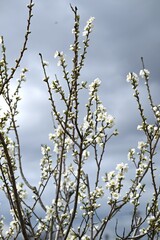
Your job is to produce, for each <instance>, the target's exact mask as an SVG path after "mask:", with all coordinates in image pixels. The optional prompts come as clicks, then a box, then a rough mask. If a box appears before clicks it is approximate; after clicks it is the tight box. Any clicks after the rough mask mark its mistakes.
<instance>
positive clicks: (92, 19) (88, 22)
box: [83, 17, 95, 36]
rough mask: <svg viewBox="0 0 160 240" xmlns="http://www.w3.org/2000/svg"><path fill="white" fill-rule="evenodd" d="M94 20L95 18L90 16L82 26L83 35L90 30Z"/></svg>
mask: <svg viewBox="0 0 160 240" xmlns="http://www.w3.org/2000/svg"><path fill="white" fill-rule="evenodd" d="M94 20H95V18H94V17H90V19H89V20H88V21H87V24H86V26H85V27H84V31H83V36H86V35H87V34H88V33H90V32H91V31H92V28H93V21H94Z"/></svg>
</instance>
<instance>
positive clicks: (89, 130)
mask: <svg viewBox="0 0 160 240" xmlns="http://www.w3.org/2000/svg"><path fill="white" fill-rule="evenodd" d="M33 6H34V3H33V1H32V0H30V3H29V5H28V9H29V17H28V25H27V32H26V35H25V41H24V45H23V48H22V51H21V53H20V56H19V58H18V59H17V60H16V63H15V67H13V68H11V69H9V68H8V66H7V56H6V48H5V43H4V39H3V37H1V38H0V44H1V49H2V55H1V60H0V94H1V97H2V98H3V100H4V101H5V103H6V106H7V108H6V111H2V110H1V112H0V180H1V181H0V191H1V193H2V192H4V193H5V196H6V200H7V201H8V203H9V206H10V214H11V217H12V220H11V221H10V224H9V226H8V229H7V230H5V229H6V222H5V221H6V220H7V219H5V217H3V216H1V217H0V237H1V239H18V238H19V237H23V239H56V240H58V239H67V240H70V239H82V240H89V239H102V237H103V236H104V234H105V232H107V227H108V224H109V222H110V221H111V220H112V219H114V218H115V217H116V216H118V215H117V214H118V213H119V212H120V211H121V212H122V211H123V208H124V207H129V208H130V209H131V210H132V214H131V216H130V218H129V219H128V226H127V228H126V227H125V226H124V229H122V230H123V231H119V225H118V224H119V221H117V224H116V227H115V236H116V237H117V238H116V239H141V238H144V237H145V236H146V237H147V238H148V239H158V238H159V231H160V211H159V198H160V187H159V181H158V180H159V179H158V177H157V176H158V175H157V172H158V171H157V168H156V164H157V160H156V158H155V156H156V153H157V151H158V148H157V147H158V143H159V137H160V130H159V124H160V105H156V104H154V103H153V100H152V95H151V92H150V87H149V77H150V72H149V71H148V70H147V69H145V67H144V63H143V59H142V66H143V69H142V70H141V71H140V73H139V76H138V75H137V74H136V73H129V74H128V75H127V81H128V82H129V83H130V84H131V86H132V88H133V91H134V97H135V99H136V101H137V104H138V110H139V113H140V117H141V120H142V122H141V124H140V125H138V127H137V129H138V130H140V131H141V132H142V133H143V135H144V141H139V142H138V146H137V148H132V149H130V150H129V152H128V160H129V163H127V160H126V162H120V163H118V164H117V166H116V168H115V170H112V171H110V172H108V170H107V169H106V173H105V174H104V176H102V168H103V166H104V165H103V158H104V153H105V151H106V145H107V143H108V141H110V139H111V138H112V137H113V136H116V135H117V134H118V131H117V130H116V129H115V121H114V117H113V116H111V115H110V114H109V113H108V111H107V109H106V108H105V107H104V105H103V103H102V101H101V99H100V96H99V94H98V92H99V87H100V84H101V80H100V79H99V78H96V79H95V80H93V81H92V83H91V84H88V83H87V82H81V81H80V75H81V70H82V68H83V66H84V63H85V58H86V54H87V49H88V47H89V40H90V34H91V32H92V28H93V21H94V18H93V17H91V18H90V19H89V20H88V22H87V24H86V26H85V27H84V31H83V33H82V36H83V38H84V40H83V43H82V47H80V41H79V36H80V28H79V26H80V16H79V15H78V9H77V8H76V7H75V8H74V7H72V6H71V9H72V11H73V14H74V28H73V30H72V33H73V36H74V42H73V44H72V45H71V46H70V50H71V51H72V52H73V59H72V63H73V68H72V70H71V72H68V71H67V62H66V59H65V55H64V53H63V52H59V51H56V53H55V58H58V66H59V67H61V69H62V72H63V81H65V83H66V86H67V90H66V88H65V87H63V86H62V83H61V81H60V80H59V79H58V78H57V77H56V78H55V80H54V81H50V78H49V76H48V74H47V67H48V62H46V61H45V60H44V59H43V56H42V54H40V60H41V64H42V69H43V73H44V79H43V80H44V83H45V84H46V86H47V90H48V94H49V101H50V104H51V108H52V116H53V119H54V127H53V131H52V132H51V133H49V140H50V143H51V144H50V146H48V145H42V146H41V154H42V158H41V160H40V170H41V175H40V182H39V183H38V184H37V186H32V183H30V182H29V181H28V179H27V177H26V176H25V175H24V173H23V166H22V163H21V147H20V139H19V134H18V123H17V115H18V114H19V112H18V103H19V101H20V95H19V92H20V88H21V84H22V82H23V81H24V80H25V78H26V77H25V75H26V72H27V69H26V68H25V69H22V72H21V75H20V77H19V80H18V82H17V85H16V87H15V89H14V91H12V92H11V90H10V83H11V80H12V79H13V78H14V76H15V73H16V71H17V69H18V67H19V65H20V62H21V59H22V57H23V54H24V52H25V50H26V44H27V41H28V36H29V34H30V23H31V18H32V8H33ZM139 77H141V78H143V81H144V82H145V85H146V88H147V93H148V100H149V103H150V106H151V109H152V113H153V115H154V117H155V122H154V124H153V123H149V122H148V121H147V117H146V116H145V113H144V109H143V106H142V104H141V100H140V93H139V90H138V86H139V81H140V80H139ZM81 92H85V93H86V92H88V99H86V103H85V105H84V106H83V108H84V113H85V115H84V116H83V117H82V113H81V115H80V110H79V109H80V108H79V105H80V97H79V96H80V93H81ZM54 93H57V94H59V97H60V99H61V102H63V106H64V109H63V111H59V109H58V106H57V104H56V100H55V99H54ZM88 161H92V162H93V163H94V164H95V166H96V172H95V176H90V174H89V173H88V169H87V168H86V167H85V166H86V163H87V162H88ZM131 165H132V168H134V176H133V177H132V179H131V180H130V179H129V180H128V181H130V182H129V183H130V184H129V187H127V185H126V178H127V176H128V175H127V174H128V172H129V171H130V166H131ZM19 175H20V177H21V178H19ZM148 177H149V179H150V182H151V185H152V186H151V189H150V191H151V192H150V195H152V199H149V200H148V199H147V201H146V203H145V204H146V206H145V213H144V214H143V215H140V214H139V212H140V209H141V203H142V200H141V199H142V198H143V195H144V194H145V191H146V179H147V178H148ZM19 179H22V181H20V180H19ZM48 185H49V186H52V187H50V191H52V192H53V194H52V195H53V198H52V199H50V204H49V205H46V203H45V197H44V196H45V191H46V189H47V186H48ZM30 192H31V193H32V201H29V203H28V201H27V199H26V198H27V196H28V198H30ZM102 208H103V209H105V211H103V212H104V214H103V216H102V214H101V209H102ZM77 225H78V226H77ZM121 232H123V233H122V234H120V233H121Z"/></svg>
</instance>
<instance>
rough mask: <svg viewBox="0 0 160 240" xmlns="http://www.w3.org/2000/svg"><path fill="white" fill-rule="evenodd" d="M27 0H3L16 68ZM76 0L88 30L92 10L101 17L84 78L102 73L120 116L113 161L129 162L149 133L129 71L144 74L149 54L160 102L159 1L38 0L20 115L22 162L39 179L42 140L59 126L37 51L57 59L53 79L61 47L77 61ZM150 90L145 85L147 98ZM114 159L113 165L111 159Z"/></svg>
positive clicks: (1, 11) (111, 106)
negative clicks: (140, 127) (142, 126)
mask: <svg viewBox="0 0 160 240" xmlns="http://www.w3.org/2000/svg"><path fill="white" fill-rule="evenodd" d="M27 2H28V1H18V0H0V35H3V36H4V39H5V43H6V47H7V55H8V63H9V66H12V64H13V62H14V60H15V59H16V58H17V56H18V54H19V51H20V49H21V46H22V43H23V39H24V33H25V26H26V17H27V8H26V4H27ZM70 3H71V4H72V5H73V6H75V5H76V6H77V7H78V10H79V14H80V16H81V28H82V29H83V27H84V26H85V23H86V21H87V20H88V19H89V17H90V16H93V17H95V22H94V30H93V33H92V34H91V41H90V49H89V51H88V57H87V60H86V65H85V68H84V71H83V75H82V80H85V81H89V82H91V81H92V80H94V79H95V78H96V77H99V78H100V79H101V81H102V85H101V88H100V95H101V98H102V100H103V103H104V105H105V106H106V108H107V111H108V112H109V113H110V114H112V115H113V116H115V118H116V126H117V128H118V130H119V132H120V135H119V136H118V137H117V139H115V140H113V142H111V144H110V145H109V148H108V158H109V159H110V160H113V161H112V162H113V166H115V164H116V163H117V162H118V161H120V162H121V161H127V151H128V149H129V148H130V147H135V146H136V145H137V141H138V140H142V138H143V136H141V135H140V133H138V132H137V130H136V127H137V124H138V123H140V119H139V118H138V112H137V111H136V106H137V105H136V102H135V99H134V98H133V96H132V89H131V86H130V85H129V84H128V83H126V75H127V73H128V72H129V71H135V72H137V73H138V72H139V70H140V69H141V67H142V65H141V61H140V58H141V57H142V56H143V57H144V61H145V65H146V68H148V69H149V70H150V72H151V79H150V81H151V87H152V92H153V95H154V97H155V101H156V103H158V101H159V100H160V97H159V98H158V94H159V81H160V1H159V0H95V1H94V0H74V1H73V0H70V1H68V0H58V1H57V0H56V1H54V0H45V1H43V0H35V7H34V10H33V15H34V17H33V18H32V24H31V31H32V34H31V35H30V39H29V44H28V51H27V52H26V54H25V57H24V59H23V62H22V66H21V67H26V68H28V69H29V70H30V71H29V73H28V79H27V82H26V83H25V84H23V90H22V96H23V99H22V102H21V104H20V109H21V115H20V117H19V122H20V136H21V140H22V149H23V153H24V156H23V160H24V164H26V162H25V161H27V166H28V168H27V176H28V178H30V179H31V180H32V181H33V180H34V181H36V175H35V172H33V171H32V169H33V168H32V167H33V166H34V167H35V166H37V165H38V164H39V163H38V161H39V159H40V158H41V154H40V145H41V144H44V143H46V142H47V141H48V133H49V132H50V131H51V126H52V121H51V119H50V111H51V109H50V106H49V103H48V100H47V98H48V96H47V89H46V86H45V84H44V83H43V81H42V79H43V73H42V69H41V66H40V59H39V55H38V54H39V53H40V52H41V53H42V54H43V56H44V59H45V60H46V61H48V62H49V63H50V68H49V74H50V75H51V76H52V77H53V78H54V74H57V75H58V76H60V73H61V72H60V69H59V68H58V67H57V65H56V60H55V59H54V53H55V51H56V50H59V51H63V52H65V53H66V55H67V59H68V60H69V61H70V60H71V59H70V57H71V52H70V51H69V50H68V49H69V46H70V44H71V43H72V39H73V35H72V33H71V30H72V28H73V23H74V20H73V13H72V11H71V9H70V6H69V4H70ZM142 85H143V84H142ZM141 88H142V91H143V87H141ZM145 94H146V92H145V91H143V92H142V95H143V97H145V96H146V95H145ZM144 103H145V104H146V102H145V101H144ZM82 114H83V113H82ZM114 162H115V164H114ZM108 165H109V168H112V166H111V164H110V163H109V164H108Z"/></svg>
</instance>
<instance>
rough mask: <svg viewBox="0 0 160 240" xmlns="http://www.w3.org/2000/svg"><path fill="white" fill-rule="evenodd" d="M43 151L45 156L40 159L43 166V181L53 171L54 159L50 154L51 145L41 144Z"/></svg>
mask: <svg viewBox="0 0 160 240" xmlns="http://www.w3.org/2000/svg"><path fill="white" fill-rule="evenodd" d="M41 153H42V155H43V158H42V159H41V161H40V167H41V181H42V182H43V181H44V180H47V178H48V177H49V176H50V174H51V172H52V159H51V155H50V147H48V146H47V145H43V146H41Z"/></svg>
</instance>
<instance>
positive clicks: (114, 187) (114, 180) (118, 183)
mask: <svg viewBox="0 0 160 240" xmlns="http://www.w3.org/2000/svg"><path fill="white" fill-rule="evenodd" d="M116 170H117V172H115V171H111V172H109V173H106V176H105V177H103V180H104V182H106V188H107V189H108V190H109V191H110V195H111V196H110V197H109V202H108V204H112V203H114V202H115V201H117V200H118V199H119V197H120V191H121V190H122V187H123V184H122V181H123V180H124V179H125V173H127V171H128V164H126V163H123V162H122V163H119V164H117V166H116Z"/></svg>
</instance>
